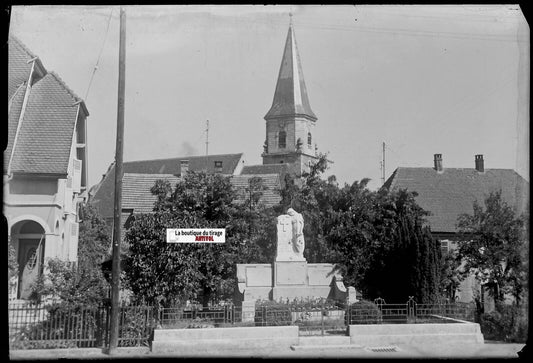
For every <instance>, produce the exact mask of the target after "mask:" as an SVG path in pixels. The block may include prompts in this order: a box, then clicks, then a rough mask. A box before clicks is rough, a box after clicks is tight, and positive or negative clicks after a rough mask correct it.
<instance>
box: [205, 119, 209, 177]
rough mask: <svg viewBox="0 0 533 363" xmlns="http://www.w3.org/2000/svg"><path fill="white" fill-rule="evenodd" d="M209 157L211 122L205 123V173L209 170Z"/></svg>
mask: <svg viewBox="0 0 533 363" xmlns="http://www.w3.org/2000/svg"><path fill="white" fill-rule="evenodd" d="M208 155H209V120H207V121H206V122H205V172H206V173H207V170H208V168H209V167H208V165H209V161H208Z"/></svg>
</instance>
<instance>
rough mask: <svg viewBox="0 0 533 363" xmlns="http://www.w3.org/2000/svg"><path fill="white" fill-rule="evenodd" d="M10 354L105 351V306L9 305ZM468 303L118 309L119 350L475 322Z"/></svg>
mask: <svg viewBox="0 0 533 363" xmlns="http://www.w3.org/2000/svg"><path fill="white" fill-rule="evenodd" d="M8 312H9V337H10V347H11V348H12V349H33V348H70V347H78V348H81V347H104V346H107V343H108V332H109V323H110V322H109V319H110V307H109V306H99V307H94V306H64V305H61V304H48V305H44V304H30V303H24V304H15V303H10V304H9V307H8ZM474 317H475V306H474V305H473V304H461V303H442V304H417V303H416V302H415V301H414V300H413V298H410V299H409V300H408V301H407V302H406V303H404V304H387V303H386V302H385V301H384V300H383V299H379V298H378V299H376V300H374V302H368V301H362V302H358V303H355V304H352V305H347V304H323V303H320V304H302V303H297V304H291V303H287V304H279V303H275V304H256V306H255V307H254V306H252V307H246V306H245V307H242V306H236V305H231V304H230V305H219V306H211V307H201V306H190V307H173V308H163V307H160V308H158V309H156V308H155V307H152V306H145V305H122V306H121V309H120V312H119V338H118V345H119V346H122V347H124V346H143V345H149V344H150V340H151V337H152V333H153V330H154V329H155V328H156V327H158V328H162V329H194V328H217V327H239V326H241V327H242V326H283V325H296V326H298V328H299V329H298V331H299V334H300V335H331V334H346V333H347V327H348V325H351V324H390V323H411V324H413V323H415V324H416V323H453V322H458V320H466V321H474Z"/></svg>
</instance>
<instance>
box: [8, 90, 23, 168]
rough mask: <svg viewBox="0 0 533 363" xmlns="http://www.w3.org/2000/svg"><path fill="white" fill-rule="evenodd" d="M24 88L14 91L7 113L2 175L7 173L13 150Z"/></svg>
mask: <svg viewBox="0 0 533 363" xmlns="http://www.w3.org/2000/svg"><path fill="white" fill-rule="evenodd" d="M24 93H25V88H24V87H21V88H20V89H18V90H17V91H15V93H14V95H13V98H12V99H11V107H10V109H9V113H8V119H7V145H6V149H5V150H4V173H6V172H7V167H8V165H9V159H10V158H11V151H12V149H13V142H14V141H15V135H16V133H17V127H18V124H19V118H20V111H21V110H22V104H23V101H24Z"/></svg>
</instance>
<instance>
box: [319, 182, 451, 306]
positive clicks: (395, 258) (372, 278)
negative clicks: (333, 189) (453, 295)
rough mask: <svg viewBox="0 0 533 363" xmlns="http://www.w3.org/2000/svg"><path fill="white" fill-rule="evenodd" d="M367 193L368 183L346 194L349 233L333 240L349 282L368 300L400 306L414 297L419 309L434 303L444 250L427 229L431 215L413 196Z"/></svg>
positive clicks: (343, 232)
mask: <svg viewBox="0 0 533 363" xmlns="http://www.w3.org/2000/svg"><path fill="white" fill-rule="evenodd" d="M365 187H366V183H364V184H361V183H358V184H355V183H354V185H352V187H351V188H350V189H349V190H347V191H348V193H349V194H348V195H349V196H350V197H351V198H346V199H348V200H349V202H348V203H347V204H346V205H345V206H344V207H343V208H342V209H341V211H340V215H341V218H343V219H344V220H345V221H346V220H347V221H349V227H345V228H342V229H341V233H338V234H330V235H329V238H330V239H332V240H331V241H332V244H333V245H338V246H339V247H340V248H342V250H341V251H342V253H341V254H340V256H342V257H343V258H342V260H341V266H343V267H344V270H345V274H346V277H345V279H346V280H347V281H350V282H351V281H353V283H354V285H355V286H356V288H359V289H360V290H362V291H363V292H364V295H366V296H367V297H368V298H377V297H382V298H384V299H385V300H387V301H394V302H396V301H403V300H405V299H407V297H408V296H414V297H415V299H416V301H417V302H419V303H430V302H434V301H436V300H437V299H438V298H439V282H440V270H441V264H440V246H439V244H438V241H436V240H434V239H433V237H432V236H431V232H430V230H429V228H427V227H425V226H424V216H425V215H426V214H427V213H426V212H424V211H423V210H422V209H421V208H420V207H419V206H418V205H417V204H416V202H415V199H414V197H415V194H413V193H409V192H407V191H405V190H400V191H397V192H389V191H387V190H380V191H379V192H374V193H373V192H369V191H368V190H366V189H365ZM347 224H348V223H346V222H345V223H344V224H343V226H344V225H347ZM339 235H342V236H343V237H344V240H343V239H342V238H339Z"/></svg>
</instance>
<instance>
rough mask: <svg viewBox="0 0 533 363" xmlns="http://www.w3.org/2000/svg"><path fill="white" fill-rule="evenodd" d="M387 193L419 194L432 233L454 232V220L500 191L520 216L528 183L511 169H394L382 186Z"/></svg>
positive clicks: (527, 194) (469, 212)
mask: <svg viewBox="0 0 533 363" xmlns="http://www.w3.org/2000/svg"><path fill="white" fill-rule="evenodd" d="M383 187H384V188H388V189H389V190H398V189H407V190H408V191H411V192H412V191H415V192H417V193H418V196H417V197H416V201H417V203H418V204H419V205H420V206H421V207H422V208H423V209H425V210H427V211H429V212H431V215H430V216H429V217H428V221H429V223H430V225H431V230H432V231H433V232H443V233H446V232H449V233H454V232H455V231H456V223H457V217H458V216H459V215H460V214H463V213H468V214H472V213H473V207H472V206H473V203H474V201H476V200H477V201H478V203H480V204H481V205H483V206H484V201H485V199H486V197H487V196H488V195H489V193H490V192H495V191H498V190H501V191H502V199H503V200H504V201H506V202H507V204H509V205H510V206H512V207H513V208H515V210H516V211H517V212H518V213H522V212H524V211H525V209H526V208H527V201H528V200H529V183H528V182H527V181H526V180H525V179H524V178H522V177H521V176H520V175H519V174H518V173H516V172H515V171H514V170H511V169H485V172H484V173H479V172H477V171H476V170H475V169H473V168H472V169H468V168H466V169H459V168H445V169H444V171H443V172H442V173H438V172H437V171H436V170H435V169H433V168H404V167H400V168H397V169H396V170H395V171H394V173H393V174H392V175H391V177H390V178H389V179H388V180H387V182H386V183H385V184H384V185H383Z"/></svg>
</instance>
